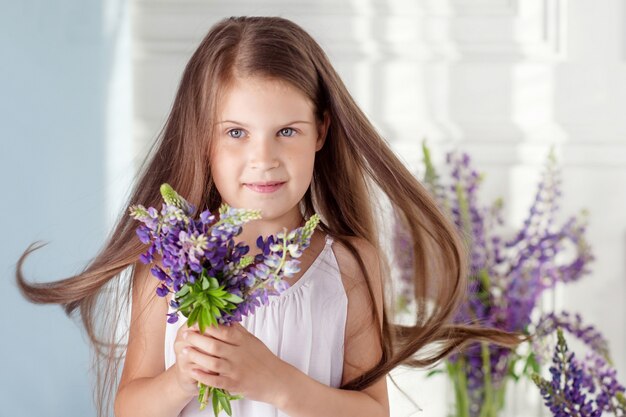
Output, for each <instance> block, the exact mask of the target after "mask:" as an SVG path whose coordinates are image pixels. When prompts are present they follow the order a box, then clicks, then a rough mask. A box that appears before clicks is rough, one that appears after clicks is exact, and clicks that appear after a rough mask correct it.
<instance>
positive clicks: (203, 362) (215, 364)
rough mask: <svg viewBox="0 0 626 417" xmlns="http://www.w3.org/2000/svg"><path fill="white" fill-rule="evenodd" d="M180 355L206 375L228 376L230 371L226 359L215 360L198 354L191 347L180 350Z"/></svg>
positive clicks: (212, 357)
mask: <svg viewBox="0 0 626 417" xmlns="http://www.w3.org/2000/svg"><path fill="white" fill-rule="evenodd" d="M181 353H182V355H183V356H185V357H186V359H187V360H188V361H189V362H191V364H192V368H194V366H193V365H198V366H199V367H200V368H202V370H203V371H205V372H207V373H216V374H228V372H229V370H230V366H229V363H228V361H227V360H226V359H222V358H216V357H214V356H210V355H205V354H204V353H202V352H198V351H197V350H196V349H194V348H193V347H186V348H183V350H182V352H181Z"/></svg>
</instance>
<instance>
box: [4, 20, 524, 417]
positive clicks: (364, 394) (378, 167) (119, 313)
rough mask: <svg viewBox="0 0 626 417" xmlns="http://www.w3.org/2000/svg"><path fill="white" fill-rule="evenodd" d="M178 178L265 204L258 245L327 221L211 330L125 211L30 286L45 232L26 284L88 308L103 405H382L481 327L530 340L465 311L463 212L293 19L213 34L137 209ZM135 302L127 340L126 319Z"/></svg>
mask: <svg viewBox="0 0 626 417" xmlns="http://www.w3.org/2000/svg"><path fill="white" fill-rule="evenodd" d="M164 182H167V183H169V184H171V185H172V186H173V187H174V188H175V189H176V190H177V191H178V192H179V193H180V194H181V195H183V196H185V197H186V198H187V199H188V200H189V201H190V202H191V203H192V204H194V205H195V206H196V207H198V210H199V211H202V210H206V209H209V210H212V211H214V212H215V211H217V208H218V207H219V205H220V204H221V203H222V202H226V203H228V204H230V205H231V206H235V207H246V208H256V209H261V210H262V216H263V218H262V219H260V220H256V221H254V222H250V223H248V224H246V226H245V227H244V228H243V233H242V234H241V235H239V236H238V239H239V241H243V242H245V243H246V244H248V245H249V246H250V248H251V250H252V248H254V247H255V238H256V237H257V236H258V235H264V236H267V235H270V234H276V233H277V232H279V231H281V230H282V228H283V227H286V228H288V229H292V228H295V227H298V226H299V225H302V224H303V222H304V219H305V218H307V217H308V216H310V215H312V214H313V213H319V214H320V216H321V218H322V221H321V222H320V225H319V227H318V229H317V231H316V233H314V234H313V238H312V241H311V247H310V248H309V249H308V250H306V251H305V252H304V255H303V257H302V258H301V262H302V263H301V265H300V266H301V271H300V273H299V274H298V275H297V276H295V277H293V278H292V280H291V282H290V284H291V287H290V288H289V289H288V290H287V291H286V292H285V293H283V294H281V295H280V296H278V297H275V298H274V299H271V302H270V304H269V305H267V306H263V307H262V308H260V309H258V310H257V311H256V312H255V314H254V315H253V316H251V317H246V318H244V320H243V321H242V322H241V323H238V324H236V325H233V326H231V327H228V326H220V327H218V328H215V327H212V328H209V329H208V330H207V331H206V332H205V334H200V333H199V331H198V329H197V328H192V329H188V328H187V326H186V325H184V326H183V323H184V321H183V320H179V324H178V325H177V327H176V326H173V325H169V324H166V321H165V317H166V314H167V313H168V312H171V311H172V310H171V309H170V308H168V304H167V303H166V300H164V299H162V298H160V297H156V296H155V294H154V293H155V289H156V286H157V284H158V280H156V279H154V278H153V277H151V276H150V274H149V272H148V269H147V268H146V267H145V266H144V265H143V264H141V263H138V262H137V259H138V257H139V255H140V254H141V253H142V252H143V251H144V250H145V247H144V245H142V244H141V242H140V241H139V239H137V237H136V236H135V228H136V226H137V225H136V224H135V223H136V222H135V221H134V220H133V219H131V218H130V216H128V215H127V210H126V211H124V212H123V213H121V215H120V217H119V220H118V222H117V225H116V227H115V228H114V230H113V232H112V233H111V235H110V237H109V238H108V241H107V242H106V244H105V245H104V247H103V249H102V251H101V252H100V253H99V254H98V256H97V257H96V258H95V259H94V260H93V261H92V262H91V263H90V264H89V265H88V266H87V267H86V269H85V270H84V271H83V272H82V273H81V274H79V275H77V276H74V277H70V278H68V279H66V280H62V281H57V282H54V283H48V284H29V283H27V282H26V281H25V280H24V277H23V275H22V272H21V268H22V264H23V262H24V259H25V257H26V256H27V255H28V254H29V253H30V252H32V251H33V250H36V249H37V247H33V245H31V247H29V248H28V249H27V250H26V251H25V252H24V254H23V255H22V256H21V258H20V259H19V261H18V264H17V271H16V276H17V282H18V285H19V287H20V289H21V291H22V293H23V294H24V295H25V296H26V297H27V298H28V299H29V300H31V301H33V302H38V303H59V304H62V305H63V306H64V308H65V311H66V313H67V314H68V315H69V314H71V313H72V312H73V311H75V310H77V309H79V311H80V314H81V317H82V320H83V323H84V326H85V328H86V330H87V333H88V335H89V337H90V340H91V342H92V343H93V346H94V348H95V351H96V353H97V355H96V356H95V359H96V361H97V360H98V359H102V360H100V361H98V362H97V364H98V366H99V368H97V370H98V373H97V376H98V390H97V394H98V395H97V407H98V411H99V416H104V415H107V410H108V408H107V407H110V405H111V399H112V397H113V396H114V399H115V401H114V408H115V415H116V416H117V417H127V416H133V417H141V416H150V417H158V416H163V417H166V416H176V415H178V414H180V415H183V416H192V415H204V414H208V413H210V412H211V411H210V410H204V411H203V412H200V411H199V410H198V404H197V402H196V396H197V388H196V386H197V385H196V384H197V381H201V382H203V383H205V384H207V385H209V386H214V387H218V388H224V389H227V390H228V391H230V392H231V393H233V394H242V395H243V396H244V399H241V400H235V401H232V406H233V415H234V416H235V417H252V416H254V417H265V416H276V415H290V416H293V417H307V416H342V417H343V416H363V415H367V416H373V417H384V416H388V415H389V404H388V397H387V387H386V378H385V377H386V376H387V374H388V373H389V371H391V370H392V369H393V368H395V367H396V366H398V365H399V364H405V365H410V366H415V367H426V366H429V365H432V364H435V363H437V362H438V361H440V360H441V359H443V358H444V357H446V356H447V355H448V354H450V353H452V352H453V351H454V350H455V349H460V348H462V347H463V346H464V345H466V344H467V343H469V342H471V341H475V340H479V339H483V340H488V341H491V342H494V343H498V344H501V345H506V346H514V345H515V344H516V343H519V341H520V340H521V339H520V338H519V335H513V334H508V333H504V332H501V331H498V330H495V329H485V328H480V327H475V326H470V325H452V324H450V323H451V319H452V318H453V315H454V313H455V311H456V308H457V306H458V305H459V303H460V302H461V301H462V299H463V292H464V288H465V283H466V281H465V280H466V275H467V259H466V258H467V250H466V248H465V247H464V246H463V244H462V241H461V240H460V237H459V236H458V235H457V232H456V229H455V226H454V224H453V223H451V221H450V220H449V219H448V218H447V217H446V216H445V215H443V214H442V213H441V212H440V211H439V210H438V208H437V205H436V203H435V201H434V200H433V199H432V198H431V197H430V195H429V194H428V192H427V191H426V190H425V188H424V187H423V186H422V185H421V184H420V183H419V182H418V181H417V180H416V179H415V177H414V176H413V175H412V174H411V173H410V172H409V171H408V170H407V169H406V168H405V167H404V165H403V164H402V163H401V162H400V161H399V160H398V158H396V156H395V155H394V153H393V152H392V151H391V150H390V148H389V147H388V145H387V144H386V142H385V140H384V139H383V138H381V137H380V136H379V135H378V133H377V132H376V130H375V129H374V128H373V126H372V125H371V123H370V122H369V121H368V120H367V118H366V117H365V116H364V114H363V113H362V112H361V111H360V110H359V108H358V107H357V105H356V104H355V103H354V101H353V99H352V97H351V96H350V94H349V93H348V91H347V90H346V87H345V86H344V84H343V83H342V82H341V80H340V78H339V77H338V75H337V73H336V72H335V71H334V69H333V67H332V66H331V64H330V62H329V60H328V58H327V57H326V55H325V54H324V52H323V51H322V49H321V48H320V46H319V45H318V44H317V43H316V42H315V41H314V40H313V39H312V38H311V37H310V36H309V35H308V34H307V33H306V32H305V31H304V30H303V29H302V28H300V27H299V26H298V25H296V24H294V23H293V22H291V21H289V20H286V19H283V18H278V17H232V18H228V19H224V20H222V21H220V22H219V23H217V24H216V25H215V26H214V27H213V28H212V29H211V30H210V32H209V33H208V34H207V35H206V37H205V38H204V39H203V41H202V42H201V44H200V46H199V47H198V49H197V50H196V51H195V53H194V54H193V56H192V57H191V59H190V61H189V63H188V64H187V66H186V68H185V71H184V73H183V76H182V81H181V83H180V86H179V89H178V92H177V94H176V98H175V100H174V104H173V108H172V111H171V113H170V115H169V117H168V119H167V122H166V124H165V127H164V130H163V131H162V133H161V134H160V135H159V140H158V141H157V142H156V144H155V146H154V147H153V148H152V149H151V152H150V154H149V155H148V158H147V159H146V161H145V162H144V164H143V166H142V168H141V170H140V176H139V179H138V180H137V182H136V185H135V188H134V190H133V192H132V195H131V197H130V199H129V201H128V205H127V207H128V206H130V205H131V204H135V203H141V204H144V205H150V206H155V207H156V206H159V205H160V202H161V197H160V194H159V186H160V185H161V184H162V183H164ZM380 192H382V193H384V196H385V197H386V198H389V200H390V201H391V203H392V204H393V205H394V207H395V208H396V210H397V211H398V214H399V215H400V216H401V219H402V221H403V222H404V224H405V227H406V228H407V229H408V231H409V232H410V234H411V236H412V239H413V242H415V243H416V244H414V245H413V247H412V251H413V254H414V256H413V259H414V260H415V261H414V271H415V276H414V283H415V301H416V306H417V309H416V317H415V324H413V325H399V324H394V323H393V320H392V319H391V318H393V311H391V308H390V305H392V304H391V303H390V302H389V300H387V299H386V298H388V294H390V293H391V292H390V291H389V284H390V283H389V282H388V281H389V263H388V262H387V261H386V258H385V256H384V254H383V250H382V246H383V242H380V241H379V238H378V236H379V233H378V225H377V222H376V220H377V219H376V218H375V215H374V209H375V207H373V204H372V200H373V198H374V195H375V194H374V193H380ZM333 242H334V243H333ZM251 254H254V253H253V250H252V252H251ZM124 272H130V274H129V275H125V274H124ZM386 294H387V295H386ZM130 301H132V308H131V312H130V313H131V314H130V326H129V329H128V339H127V345H126V346H124V344H123V343H120V342H119V339H120V336H119V335H118V331H119V321H120V320H121V319H122V318H123V314H124V308H123V307H124V306H126V305H128V303H129V302H130ZM167 301H169V300H167ZM125 336H126V335H122V337H125ZM433 342H438V343H436V344H433ZM427 345H429V350H428V354H425V353H423V349H422V348H423V347H425V346H427ZM119 346H121V347H122V348H123V349H124V348H125V356H124V366H123V372H122V375H121V378H120V381H119V384H118V385H117V388H116V382H117V381H116V376H117V371H118V367H119V363H120V361H121V359H122V358H121V357H119V356H117V354H116V352H117V348H118V347H119ZM433 346H435V347H433ZM122 352H124V350H122ZM416 353H420V354H421V355H420V356H417V355H415V354H416ZM114 393H115V394H114Z"/></svg>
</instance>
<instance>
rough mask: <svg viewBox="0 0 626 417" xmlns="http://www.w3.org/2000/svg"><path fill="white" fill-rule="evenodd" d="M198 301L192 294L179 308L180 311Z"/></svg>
mask: <svg viewBox="0 0 626 417" xmlns="http://www.w3.org/2000/svg"><path fill="white" fill-rule="evenodd" d="M194 301H196V299H195V297H194V296H192V295H191V294H190V295H188V296H187V298H185V299H184V301H183V302H182V303H181V304H180V305H179V306H178V308H179V309H180V310H182V309H184V308H187V307H189V306H190V305H191V304H193V302H194Z"/></svg>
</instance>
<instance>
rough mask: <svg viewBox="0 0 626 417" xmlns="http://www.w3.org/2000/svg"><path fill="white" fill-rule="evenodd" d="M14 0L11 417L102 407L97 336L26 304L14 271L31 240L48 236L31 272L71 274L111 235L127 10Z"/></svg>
mask: <svg viewBox="0 0 626 417" xmlns="http://www.w3.org/2000/svg"><path fill="white" fill-rule="evenodd" d="M3 3H4V4H2V8H1V10H2V11H1V12H0V35H1V36H0V117H1V120H2V123H0V174H1V176H0V178H2V188H3V193H2V197H1V200H0V201H1V202H2V209H1V216H0V226H1V231H2V233H1V237H0V276H1V277H2V284H3V285H2V291H3V295H4V296H3V301H2V304H1V307H0V309H1V311H0V313H1V314H0V326H1V331H2V339H1V340H2V341H1V342H0V416H7V417H8V416H19V417H40V416H47V417H71V416H77V417H78V416H80V417H85V416H94V415H95V408H94V406H93V402H92V387H91V382H92V380H93V378H92V377H91V376H90V374H89V372H90V371H89V368H90V357H89V346H88V342H87V337H86V335H83V332H82V330H81V328H80V327H79V325H78V321H77V320H75V321H72V320H70V319H69V318H68V317H67V316H66V315H65V313H64V312H63V311H62V309H61V307H60V306H58V305H34V304H30V303H28V302H26V301H25V299H24V298H23V297H22V296H21V295H20V293H19V291H18V289H17V286H16V284H15V278H14V270H15V263H16V261H17V258H18V257H19V255H20V254H21V253H22V251H23V250H25V249H26V247H27V246H28V244H30V243H31V242H33V241H35V240H43V241H46V242H50V243H49V244H48V245H47V246H45V247H44V248H42V249H40V250H38V251H37V252H35V253H34V254H32V255H31V256H30V258H29V259H27V262H26V265H25V272H26V275H27V278H28V279H29V280H31V281H33V280H34V281H38V282H42V281H52V280H57V279H61V278H65V277H68V276H70V275H73V274H75V273H77V272H79V271H80V270H81V269H82V268H83V267H84V266H85V265H86V263H87V262H88V261H89V260H90V259H91V258H92V257H93V256H94V255H95V254H96V252H97V250H98V249H99V248H100V245H101V244H102V242H103V239H104V238H105V236H106V233H107V230H106V229H107V227H108V225H107V223H108V218H109V217H110V213H109V212H107V207H108V205H110V201H107V193H106V191H107V187H108V186H109V185H108V184H107V180H106V178H107V172H108V171H107V161H106V149H107V144H106V135H107V133H106V131H107V129H106V120H107V106H108V105H110V99H111V97H110V96H109V95H110V91H107V88H108V87H107V86H108V85H109V84H110V82H111V74H112V71H113V70H112V66H113V56H114V53H115V51H114V49H115V44H116V42H117V40H118V39H117V37H118V35H119V32H118V31H119V28H117V25H116V24H115V22H116V21H117V19H119V16H110V15H108V16H105V13H110V12H111V8H110V7H105V6H106V4H104V3H102V2H93V1H87V0H55V1H53V2H51V1H34V0H20V1H12V2H3ZM109 3H111V2H109ZM117 3H123V1H118V2H117ZM109 6H110V5H109ZM117 7H119V4H118V5H117ZM106 10H108V11H106ZM105 11H106V12H105ZM111 23H113V24H112V25H111ZM106 25H108V26H109V27H108V28H107V27H105V26H106ZM107 103H109V104H107Z"/></svg>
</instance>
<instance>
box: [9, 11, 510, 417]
mask: <svg viewBox="0 0 626 417" xmlns="http://www.w3.org/2000/svg"><path fill="white" fill-rule="evenodd" d="M240 76H241V77H245V76H263V77H269V78H271V79H277V80H283V81H286V82H288V83H290V84H291V85H293V86H295V87H297V88H298V89H300V90H301V91H302V92H303V93H304V94H305V95H306V96H307V97H308V98H309V99H310V100H311V102H312V103H313V104H314V106H315V107H314V108H315V110H316V116H317V118H318V119H319V120H321V118H322V117H323V114H324V113H325V112H328V114H329V115H330V119H331V123H330V127H329V130H328V133H327V137H326V142H325V144H324V147H323V148H322V149H321V150H320V151H319V152H318V153H317V154H316V157H315V166H314V174H313V179H312V182H311V186H310V187H309V189H308V190H307V192H306V194H305V196H304V198H303V200H302V203H301V208H302V210H303V214H304V215H305V216H306V217H308V216H310V215H312V214H313V213H319V214H320V216H321V218H322V221H321V222H320V228H321V230H322V231H324V232H326V233H328V234H330V235H332V236H333V237H335V239H336V240H337V241H339V242H340V243H341V244H343V245H344V246H345V247H346V248H347V249H348V250H349V251H350V252H351V253H352V254H353V256H354V257H355V259H356V260H357V261H358V264H359V266H360V267H361V269H362V271H363V273H364V275H365V277H366V280H367V288H368V292H369V295H370V298H371V300H374V288H373V286H372V284H371V283H370V276H369V274H368V271H367V270H366V268H365V266H364V261H363V259H361V257H360V255H359V252H358V251H357V249H356V247H355V246H354V245H353V243H351V240H353V239H352V238H353V237H358V238H363V239H365V240H367V241H368V242H370V243H371V244H372V245H373V246H374V248H375V249H376V251H377V253H378V254H379V259H380V260H381V262H380V265H381V270H382V276H383V278H384V280H385V285H386V287H390V286H391V283H390V278H389V270H390V266H389V262H388V261H387V260H386V256H385V255H384V250H383V247H382V245H381V243H380V242H379V229H380V227H379V225H378V224H377V222H376V218H375V210H374V207H373V204H372V199H373V198H374V197H373V196H375V195H377V193H378V194H379V195H383V196H384V197H386V198H388V199H389V201H390V202H391V204H392V205H393V207H394V208H395V210H397V212H398V214H399V215H400V218H401V219H402V222H403V224H404V226H405V227H406V229H407V231H408V232H409V233H410V236H411V238H412V241H413V242H415V243H416V244H413V245H412V251H413V260H414V264H413V270H414V284H415V285H414V288H415V291H414V293H415V294H414V295H415V300H414V301H415V305H416V306H417V308H416V313H415V323H414V324H411V325H400V324H395V323H394V322H393V320H390V316H392V317H393V311H392V308H393V305H392V303H390V302H389V300H388V299H387V300H385V303H384V308H383V314H382V317H380V315H379V314H378V311H377V309H376V306H375V303H374V302H372V317H375V318H376V320H377V322H382V330H381V329H380V327H379V326H376V327H377V328H378V329H379V331H381V334H380V336H381V337H380V340H381V344H382V346H381V347H382V352H383V354H382V357H381V358H380V362H379V363H378V364H377V365H376V366H374V367H373V368H372V369H369V370H367V371H366V372H364V373H363V374H362V375H360V376H359V377H358V378H355V379H353V380H352V381H349V382H347V383H346V384H344V385H342V386H341V388H344V389H352V390H360V389H363V388H365V387H367V386H369V385H371V384H372V383H374V382H375V381H377V380H378V379H379V378H381V377H382V376H385V375H387V374H388V373H389V372H390V371H391V370H392V369H394V368H395V367H396V366H398V365H400V364H404V365H408V366H413V367H428V366H430V365H434V364H436V363H437V362H439V361H440V360H441V359H443V358H445V357H446V356H447V355H449V354H450V353H452V352H454V351H455V350H457V349H461V348H462V347H463V346H465V345H466V344H468V343H470V342H472V341H477V340H486V341H490V342H494V343H498V344H501V345H506V346H511V347H512V346H515V345H516V344H517V343H519V342H520V340H521V339H520V337H519V335H514V334H509V333H506V332H503V331H500V330H497V329H488V328H482V327H478V326H475V325H470V324H462V325H455V324H452V319H453V315H454V313H455V312H456V309H457V307H458V306H459V304H460V303H461V302H462V301H463V299H464V294H465V288H466V280H467V274H468V260H467V259H468V248H467V247H466V246H465V244H464V241H463V240H462V239H461V237H460V236H459V234H458V232H457V230H456V227H455V225H454V223H452V222H451V220H450V219H449V218H448V217H447V216H446V215H445V214H444V213H442V212H441V211H440V210H439V209H438V207H437V203H436V202H435V200H434V199H433V198H432V197H431V196H430V195H429V193H428V191H427V190H426V189H425V188H424V187H423V186H422V184H420V182H419V181H418V180H417V179H416V178H415V177H414V176H413V175H412V174H411V173H410V172H409V170H408V169H407V168H406V167H405V166H404V165H403V163H402V162H401V161H400V160H399V159H398V158H397V157H396V156H395V155H394V153H393V152H392V150H391V149H390V148H389V146H388V144H387V143H386V142H385V140H384V139H383V138H382V137H381V136H380V135H379V134H378V133H377V132H376V130H375V128H374V127H373V126H372V124H371V123H370V122H369V121H368V119H367V118H366V117H365V115H364V114H363V112H362V111H361V110H360V109H359V107H358V106H357V105H356V104H355V102H354V100H353V98H352V97H351V96H350V94H349V93H348V91H347V89H346V87H345V86H344V84H343V82H342V81H341V79H340V78H339V76H338V75H337V73H336V72H335V70H334V69H333V67H332V65H331V63H330V61H329V59H328V57H327V56H326V54H325V53H324V52H323V50H322V49H321V48H320V46H319V45H318V44H317V43H316V42H315V41H314V40H313V38H312V37H311V36H309V35H308V34H307V33H306V32H305V31H304V30H303V29H302V28H301V27H300V26H298V25H297V24H295V23H293V22H291V21H289V20H287V19H283V18H279V17H230V18H226V19H223V20H221V21H220V22H218V23H217V24H216V25H215V26H213V27H212V28H211V29H210V31H209V33H208V34H207V35H206V36H205V38H204V39H203V40H202V42H201V43H200V45H199V47H198V48H197V50H196V51H195V52H194V54H193V56H192V57H191V59H190V60H189V62H188V64H187V66H186V68H185V70H184V72H183V75H182V79H181V81H180V85H179V88H178V91H177V93H176V97H175V99H174V102H173V106H172V109H171V112H170V114H169V116H168V118H167V121H166V123H165V125H164V127H163V130H162V131H161V132H160V133H159V135H158V137H157V140H156V141H155V143H154V145H153V147H152V148H151V149H150V151H149V153H148V155H147V157H146V159H145V160H144V162H143V164H142V166H141V167H140V170H139V173H138V178H137V179H136V181H135V183H134V188H133V189H132V192H131V194H130V198H129V200H128V202H127V204H126V206H125V210H124V211H123V212H122V213H120V215H119V218H118V220H117V223H116V225H115V227H114V229H113V230H112V231H111V234H110V235H109V236H108V238H107V240H106V242H105V244H104V246H103V247H102V249H101V251H100V252H99V253H98V254H97V256H96V257H95V258H94V259H93V260H92V261H91V262H90V263H89V264H88V265H87V266H86V268H85V269H84V270H83V271H82V272H81V273H80V274H78V275H76V276H72V277H69V278H67V279H63V280H59V281H55V282H51V283H36V284H34V283H33V284H30V283H27V282H26V281H25V279H24V276H23V274H22V270H21V269H22V265H23V262H24V260H25V258H26V257H27V256H28V254H29V253H31V252H32V251H34V250H36V249H38V248H39V247H41V246H39V245H37V242H35V243H34V244H31V245H30V246H29V247H28V248H27V249H26V250H25V252H24V253H23V254H22V256H21V257H20V258H19V260H18V262H17V268H16V279H17V283H18V286H19V288H20V291H21V292H22V294H23V295H24V296H25V297H26V298H27V299H28V300H30V301H31V302H34V303H58V304H61V305H62V306H63V308H64V310H65V312H66V313H67V315H68V316H71V314H72V313H73V312H74V311H76V310H79V311H80V316H81V318H82V323H83V324H84V327H85V329H86V332H87V334H88V336H89V339H90V341H91V343H92V344H93V347H94V351H95V353H96V354H95V355H94V368H95V369H96V379H97V381H96V382H97V390H95V401H96V406H97V409H98V415H99V416H104V415H106V413H107V412H108V407H109V406H110V405H111V399H112V396H113V395H114V390H115V386H116V382H117V372H118V368H119V363H120V361H121V360H122V359H123V352H124V347H125V345H124V344H123V343H120V341H123V340H124V337H125V334H122V335H120V334H118V333H119V323H120V320H121V319H123V318H124V315H126V314H128V312H127V311H126V310H125V307H126V308H127V306H128V305H129V301H130V294H131V288H132V283H133V279H134V271H135V265H136V262H137V260H138V257H139V255H140V254H141V253H142V252H144V251H145V245H143V244H142V243H141V242H140V241H139V239H137V237H136V235H135V228H136V224H135V223H136V222H135V221H134V220H133V219H131V218H130V216H128V215H127V209H128V207H129V206H130V205H131V204H136V203H141V204H144V205H146V206H154V207H158V206H160V203H161V196H160V193H159V186H160V185H161V184H162V183H165V182H167V183H169V184H171V185H172V186H173V187H174V189H176V190H177V191H178V192H179V193H180V194H181V195H183V196H185V197H186V198H187V199H188V200H189V201H190V202H191V203H192V204H194V205H195V206H196V207H197V208H198V211H202V210H206V209H209V210H211V211H214V210H216V209H217V208H218V207H219V204H220V198H219V194H218V192H217V190H216V189H215V187H214V184H213V182H212V179H211V176H210V169H209V167H210V165H209V160H210V152H211V149H210V148H211V136H212V135H211V133H212V132H213V127H214V126H213V123H214V119H215V115H216V104H217V103H218V102H219V100H220V96H221V95H222V94H223V93H224V91H225V88H226V87H227V86H228V85H229V83H230V82H232V80H233V79H234V77H240ZM337 173H342V175H337ZM339 213H340V215H338V214H339ZM127 272H129V273H130V274H128V275H125V274H126V273H127ZM389 293H390V292H389V291H388V290H387V295H386V297H387V298H388V294H389ZM155 299H156V297H155ZM164 324H165V323H164ZM427 346H428V347H429V349H424V348H425V347H427ZM426 351H428V353H426ZM119 353H121V355H120V354H119Z"/></svg>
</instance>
